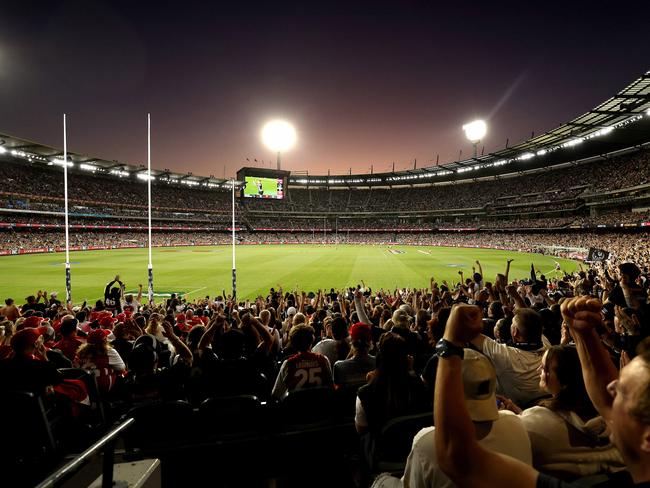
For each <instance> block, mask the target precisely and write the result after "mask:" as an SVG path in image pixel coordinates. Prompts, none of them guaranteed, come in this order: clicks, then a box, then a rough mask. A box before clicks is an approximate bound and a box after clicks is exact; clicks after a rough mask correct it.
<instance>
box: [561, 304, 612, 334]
mask: <svg viewBox="0 0 650 488" xmlns="http://www.w3.org/2000/svg"><path fill="white" fill-rule="evenodd" d="M602 307H603V304H602V303H601V302H600V300H598V299H596V298H589V297H578V298H571V299H570V300H566V301H564V302H562V306H561V307H560V310H561V311H562V317H563V318H564V321H565V322H566V323H567V324H568V326H569V328H570V329H571V331H572V332H573V331H575V332H587V331H589V330H592V329H594V328H595V327H596V326H598V325H600V324H602V318H601V316H600V310H601V309H602Z"/></svg>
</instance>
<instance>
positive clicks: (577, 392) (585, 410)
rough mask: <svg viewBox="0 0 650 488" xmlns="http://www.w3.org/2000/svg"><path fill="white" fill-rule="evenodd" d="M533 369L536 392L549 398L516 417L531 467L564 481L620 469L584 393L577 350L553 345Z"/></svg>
mask: <svg viewBox="0 0 650 488" xmlns="http://www.w3.org/2000/svg"><path fill="white" fill-rule="evenodd" d="M538 371H539V374H540V380H539V386H540V388H541V389H543V390H544V391H546V392H547V393H549V394H550V395H551V396H550V397H549V398H545V399H543V400H540V401H539V402H538V403H537V406H534V407H531V408H528V409H526V410H524V411H523V412H522V413H521V419H522V421H523V423H524V427H525V428H526V431H527V432H528V436H529V437H530V441H531V447H532V450H533V465H534V466H535V467H536V468H537V469H539V470H541V471H544V472H546V473H553V474H555V475H556V476H559V477H561V478H565V479H567V478H573V477H578V476H588V475H593V474H597V473H604V472H606V473H609V472H614V471H617V470H620V469H623V467H624V465H623V460H622V459H621V456H620V454H619V452H618V450H617V449H616V447H614V445H613V444H612V443H611V441H610V440H609V437H608V435H609V430H608V429H607V426H606V424H605V421H604V420H603V419H602V417H600V416H598V413H597V412H596V409H595V408H594V406H593V404H592V403H591V400H590V399H589V396H588V395H587V390H586V388H585V383H584V380H583V377H582V370H581V368H580V358H579V357H578V352H577V351H576V349H575V348H574V347H570V346H552V347H551V348H550V349H548V351H546V352H545V353H544V356H543V357H542V364H541V365H540V367H539V370H538Z"/></svg>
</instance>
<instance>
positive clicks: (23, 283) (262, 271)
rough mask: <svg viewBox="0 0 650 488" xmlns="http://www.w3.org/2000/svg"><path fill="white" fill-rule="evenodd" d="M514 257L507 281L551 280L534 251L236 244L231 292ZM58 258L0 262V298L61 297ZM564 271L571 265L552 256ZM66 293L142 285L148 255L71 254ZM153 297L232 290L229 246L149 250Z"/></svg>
mask: <svg viewBox="0 0 650 488" xmlns="http://www.w3.org/2000/svg"><path fill="white" fill-rule="evenodd" d="M508 258H514V262H513V263H512V266H511V271H510V277H511V278H525V277H528V276H529V270H530V264H531V262H532V263H534V264H535V268H536V269H538V270H540V271H541V272H543V273H546V274H547V276H549V277H550V276H554V271H553V270H554V268H555V260H556V258H553V257H547V256H542V255H539V254H526V253H517V252H512V251H498V250H492V249H466V248H444V247H428V246H396V247H391V248H390V249H389V248H388V247H387V246H364V245H356V246H355V245H341V246H334V245H330V246H319V245H267V246H238V247H237V291H238V296H239V297H240V298H253V297H255V296H257V295H258V294H264V295H265V294H266V293H267V292H268V289H269V288H270V287H277V285H278V284H280V285H282V287H283V288H284V289H285V290H288V289H292V288H294V287H296V286H298V287H299V289H300V290H305V291H317V290H318V288H329V287H344V286H354V285H356V284H357V283H360V282H361V280H364V281H365V283H366V285H367V286H370V287H372V288H373V289H379V288H395V287H396V286H399V287H410V288H412V287H421V288H424V287H428V286H429V279H430V277H431V276H434V277H435V278H436V280H438V281H442V280H448V281H449V282H452V281H458V278H459V276H458V271H459V270H463V271H464V272H465V276H466V277H467V276H470V275H471V271H472V265H473V263H474V261H475V260H476V259H478V260H480V261H481V264H482V266H483V271H484V273H485V275H486V279H487V280H489V281H493V280H494V276H495V275H496V273H499V272H501V273H502V272H503V271H504V270H505V264H506V259H508ZM64 260H65V255H64V254H63V253H55V254H33V255H20V256H2V257H0V274H1V276H2V281H1V282H0V298H2V299H4V298H6V297H13V298H14V299H16V301H18V302H21V303H22V300H23V299H24V298H25V297H26V296H27V295H31V294H35V293H36V291H37V290H38V289H42V290H43V289H44V290H47V291H48V292H52V291H57V292H59V296H60V297H61V298H63V297H65V277H64V275H65V271H64V269H65V266H64ZM557 260H558V261H559V262H560V263H561V264H562V268H563V269H564V270H566V271H569V272H571V271H574V270H575V269H576V268H577V266H578V264H577V262H574V261H570V260H566V259H557ZM70 262H71V268H72V295H73V301H74V302H75V303H78V302H79V303H80V302H81V301H83V300H84V299H87V300H88V301H89V302H90V301H94V300H96V299H98V298H100V297H103V289H104V286H105V284H106V283H107V282H108V281H110V280H112V279H113V277H114V276H115V274H119V275H120V277H121V279H122V281H123V282H124V283H125V285H126V288H127V291H130V290H137V285H138V283H142V284H143V285H144V287H145V293H146V287H147V250H146V249H116V250H111V251H81V252H72V253H70ZM153 265H154V289H155V291H156V293H157V294H158V293H164V292H166V293H169V292H184V293H186V294H188V295H189V296H190V297H197V296H205V295H208V294H209V295H211V296H215V295H220V294H221V290H222V289H225V290H226V292H227V293H230V291H231V273H232V271H231V249H230V247H229V246H214V247H177V248H155V249H154V250H153Z"/></svg>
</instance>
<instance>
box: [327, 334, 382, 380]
mask: <svg viewBox="0 0 650 488" xmlns="http://www.w3.org/2000/svg"><path fill="white" fill-rule="evenodd" d="M350 341H351V342H352V357H351V358H349V359H343V360H341V361H336V363H334V371H333V375H334V384H335V385H336V386H337V387H342V386H346V387H347V386H350V387H355V386H357V387H358V386H360V385H363V384H364V383H365V382H366V375H367V374H368V372H370V371H372V370H373V369H375V357H374V356H371V355H370V354H368V351H369V350H370V348H371V346H372V331H371V328H370V326H369V325H368V324H364V323H363V322H357V323H356V324H354V325H353V326H352V327H350Z"/></svg>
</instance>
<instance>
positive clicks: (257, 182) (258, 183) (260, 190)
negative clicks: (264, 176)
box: [255, 180, 264, 197]
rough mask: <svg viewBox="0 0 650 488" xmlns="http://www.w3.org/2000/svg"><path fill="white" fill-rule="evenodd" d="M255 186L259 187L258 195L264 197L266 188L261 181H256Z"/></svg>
mask: <svg viewBox="0 0 650 488" xmlns="http://www.w3.org/2000/svg"><path fill="white" fill-rule="evenodd" d="M255 186H257V194H258V195H259V196H260V197H263V196H264V187H263V186H262V182H261V181H260V180H255Z"/></svg>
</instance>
